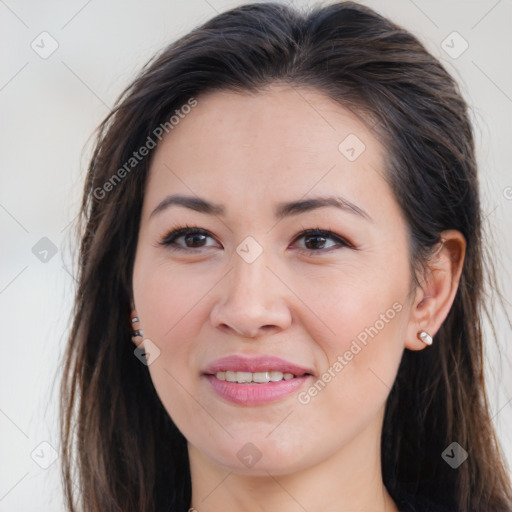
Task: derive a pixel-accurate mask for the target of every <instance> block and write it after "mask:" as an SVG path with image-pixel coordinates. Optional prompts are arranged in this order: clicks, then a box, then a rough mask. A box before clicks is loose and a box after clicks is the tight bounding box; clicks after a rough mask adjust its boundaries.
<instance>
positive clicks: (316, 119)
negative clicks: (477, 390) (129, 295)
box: [133, 86, 411, 474]
mask: <svg viewBox="0 0 512 512" xmlns="http://www.w3.org/2000/svg"><path fill="white" fill-rule="evenodd" d="M197 101H198V103H197V106H196V107H194V108H193V109H191V112H190V113H189V114H187V115H186V116H184V117H183V118H182V119H180V122H179V124H177V125H175V126H174V127H173V129H172V131H171V132H170V133H169V135H167V136H166V138H164V139H163V141H162V143H161V144H160V145H159V146H158V148H157V149H156V150H155V151H156V153H155V155H154V159H153V162H152V165H151V169H150V176H149V180H148V183H147V188H146V191H145V199H144V206H143V212H142V220H141V225H140V232H139V238H138V246H137V253H136V259H135V265H134V272H133V293H134V304H135V308H136V311H137V313H138V316H139V318H140V323H141V328H142V329H143V331H144V338H146V339H149V340H151V342H148V341H146V342H145V343H146V348H147V349H148V350H149V352H150V353H151V352H153V355H154V354H157V357H156V358H154V361H153V362H151V364H150V365H149V367H148V368H149V371H150V374H151V378H152V380H153V383H154V386H155V389H156V391H157V393H158V395H159V397H160V399H161V401H162V404H163V405H164V407H165V408H166V410H167V412H168V413H169V415H170V417H171V418H172V419H173V421H174V422H175V424H176V425H177V427H178V428H179V429H180V431H181V432H182V433H183V434H184V436H185V437H186V438H187V440H188V443H189V449H190V450H191V453H193V454H194V457H199V458H201V459H202V460H203V461H205V463H210V464H214V465H216V466H221V467H223V468H225V469H228V470H231V471H236V472H239V473H246V474H265V473H266V472H270V473H272V474H285V473H291V472H294V471H298V470H301V469H304V468H307V467H311V466H313V465H315V464H317V463H319V462H321V461H325V460H327V459H329V458H332V457H338V456H340V457H341V456H347V457H348V456H351V457H353V456H354V455H361V454H362V453H363V452H365V451H367V452H368V453H370V452H371V453H372V454H375V453H377V452H378V450H379V446H380V444H379V443H380V439H379V435H380V430H381V427H382V418H383V411H384V405H385V400H386V398H387V396H388V394H389V391H390V388H391V386H392V383H393V381H394V378H395V375H396V372H397V369H398V365H399V362H400V359H401V356H402V352H403V350H404V344H405V343H406V339H407V329H408V324H409V316H410V314H409V313H410V310H411V304H410V302H411V301H410V296H409V292H410V285H411V276H410V273H409V260H408V250H407V247H408V245H407V230H406V224H405V221H404V219H403V217H402V215H401V212H400V210H399V207H398V204H397V203H396V202H395V199H394V198H393V195H392V191H391V190H390V188H389V186H388V185H387V183H386V182H385V181H384V179H383V177H382V173H383V169H384V157H385V150H384V148H383V147H382V146H381V144H380V143H379V142H378V141H377V139H376V138H375V137H374V135H373V134H372V132H371V131H370V130H369V129H368V128H366V127H365V125H364V124H363V123H362V122H361V121H360V119H359V118H358V117H356V116H355V115H354V114H352V113H351V112H350V111H348V110H345V109H344V108H342V107H341V106H340V105H338V104H337V103H335V102H333V101H332V100H330V99H328V98H327V97H325V96H324V95H322V94H321V93H319V92H316V91H313V90H310V89H304V88H297V89H295V88H289V87H284V86H282V87H278V86H273V87H271V88H269V89H268V90H266V91H264V92H261V93H258V94H256V95H249V94H244V95H239V94H236V93H233V92H215V93H210V94H208V95H206V96H204V97H199V98H197ZM169 196H186V197H187V198H189V199H187V201H185V200H183V201H181V204H178V202H172V201H167V203H162V201H166V198H169ZM335 200H338V201H339V202H338V206H335ZM316 201H322V202H318V203H316ZM203 202H204V203H203ZM206 203H208V204H211V205H214V206H211V207H210V206H208V207H206V206H205V204H206ZM294 203H297V204H295V205H294ZM159 205H160V208H157V207H158V206H159ZM187 205H188V206H187ZM283 205H291V206H287V207H285V206H283ZM155 209H156V210H155ZM278 213H280V215H278ZM185 226H189V227H194V228H200V229H201V231H200V232H199V233H197V232H194V231H193V230H192V231H191V232H190V234H186V233H185V234H183V233H181V235H179V236H178V237H175V239H174V240H173V239H172V237H171V236H169V234H170V233H171V232H172V231H174V230H176V229H178V228H182V227H185ZM316 228H318V229H320V230H324V231H329V232H332V234H325V233H323V234H322V233H320V234H306V235H301V232H302V231H304V230H310V229H316ZM165 240H167V242H168V245H165V244H163V241H165ZM155 347H156V348H157V349H158V350H159V351H160V352H159V354H158V351H156V352H155ZM231 356H239V357H240V358H242V359H241V360H240V359H239V360H237V359H236V358H235V359H231V361H229V360H228V361H227V362H222V361H221V362H219V363H218V364H217V365H216V366H215V363H216V362H218V361H219V359H221V358H225V357H231ZM255 358H260V359H259V360H256V359H255ZM271 358H280V359H281V360H284V361H286V363H283V362H282V361H279V360H272V359H271ZM293 365H295V366H293ZM249 370H251V371H249ZM270 370H271V371H272V373H266V372H267V371H270ZM280 370H282V372H281V374H280V373H279V371H280ZM217 371H219V372H221V373H220V374H218V375H217V374H216V372H217ZM224 371H227V372H230V373H228V374H226V373H223V372H224ZM231 372H240V373H231ZM286 373H292V374H293V375H295V376H294V377H293V378H292V379H288V377H290V376H289V375H288V376H286V378H283V376H284V374H286ZM304 373H306V374H307V375H304V376H301V375H302V374H304ZM233 378H234V379H236V380H237V381H238V380H241V381H245V380H247V379H253V380H259V381H266V380H268V379H269V378H270V379H272V381H271V382H267V383H254V382H253V383H246V382H241V383H233V382H229V379H231V380H232V379H233ZM223 379H228V381H226V380H223ZM274 379H275V380H276V381H275V382H274V381H273V380H274ZM277 379H282V380H279V381H278V380H277ZM342 454H343V455H342Z"/></svg>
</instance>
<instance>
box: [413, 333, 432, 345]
mask: <svg viewBox="0 0 512 512" xmlns="http://www.w3.org/2000/svg"><path fill="white" fill-rule="evenodd" d="M416 336H417V337H418V339H419V340H421V341H423V343H425V345H432V336H430V334H429V333H428V332H427V331H419V332H418V334H416Z"/></svg>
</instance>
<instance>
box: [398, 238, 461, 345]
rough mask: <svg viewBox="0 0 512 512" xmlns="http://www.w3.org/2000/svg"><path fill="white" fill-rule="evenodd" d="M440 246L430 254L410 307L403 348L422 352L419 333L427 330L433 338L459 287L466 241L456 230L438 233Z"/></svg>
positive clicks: (446, 314)
mask: <svg viewBox="0 0 512 512" xmlns="http://www.w3.org/2000/svg"><path fill="white" fill-rule="evenodd" d="M441 241H442V244H441V246H440V247H438V248H437V250H436V251H434V253H433V254H432V257H431V258H430V259H429V261H428V262H427V267H426V269H425V272H424V274H423V275H422V276H419V277H420V279H419V281H420V283H421V285H420V286H418V287H417V289H416V294H415V298H414V302H413V304H412V308H411V312H410V318H409V324H408V326H407V337H406V340H405V347H406V348H408V349H409V350H422V349H424V348H425V347H426V346H427V345H425V343H423V342H422V341H421V340H419V339H418V337H417V334H418V332H419V331H422V330H425V331H427V332H428V333H429V334H430V335H431V336H432V338H433V337H434V335H435V334H436V333H437V331H438V330H439V328H440V327H441V325H442V323H443V322H444V321H445V319H446V317H447V316H448V313H449V312H450V308H451V307H452V304H453V301H454V299H455V295H456V293H457V289H458V286H459V281H460V276H461V274H462V267H463V264H464V257H465V255H466V239H465V238H464V236H463V235H462V233H460V232H459V231H456V230H453V229H451V230H447V231H443V232H442V233H441Z"/></svg>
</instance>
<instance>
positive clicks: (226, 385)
mask: <svg viewBox="0 0 512 512" xmlns="http://www.w3.org/2000/svg"><path fill="white" fill-rule="evenodd" d="M205 377H206V379H207V380H208V382H209V383H210V385H211V386H212V388H213V390H214V391H215V392H216V393H217V394H218V395H220V396H221V397H222V398H224V399H226V400H228V401H229V402H233V403H235V404H238V405H260V404H266V403H270V402H276V401H277V400H280V399H281V398H283V397H285V396H287V395H290V394H291V393H293V392H294V391H297V390H298V389H299V388H300V387H301V386H302V385H304V383H305V382H306V381H307V380H309V379H310V378H311V377H312V375H303V376H302V377H294V378H293V379H290V380H280V381H278V382H267V383H265V384H235V383H233V382H228V381H227V380H219V379H217V377H215V375H205Z"/></svg>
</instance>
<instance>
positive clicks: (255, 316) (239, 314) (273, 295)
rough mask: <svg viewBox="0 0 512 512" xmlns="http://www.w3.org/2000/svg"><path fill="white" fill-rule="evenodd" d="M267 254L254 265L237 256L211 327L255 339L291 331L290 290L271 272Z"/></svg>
mask: <svg viewBox="0 0 512 512" xmlns="http://www.w3.org/2000/svg"><path fill="white" fill-rule="evenodd" d="M267 263H269V261H268V258H267V257H266V253H265V251H263V253H262V254H261V255H260V256H259V257H258V258H257V259H256V260H255V261H253V262H252V263H248V262H247V261H245V260H244V259H243V258H242V257H240V256H239V255H238V254H236V253H235V254H234V265H233V267H234V268H232V270H231V271H230V272H229V273H228V275H227V276H226V277H225V278H224V279H223V280H222V282H221V283H220V284H219V286H218V287H216V288H217V290H218V293H219V297H218V300H217V301H216V302H215V304H214V306H213V307H212V310H211V313H210V320H211V322H212V325H213V326H214V327H216V328H218V329H222V330H224V331H225V332H231V333H236V334H237V335H239V336H243V337H247V338H255V337H258V336H260V335H263V334H269V333H270V332H271V331H276V332H279V331H281V330H283V329H286V328H287V327H289V325H290V324H291V321H292V315H291V312H290V309H289V307H288V301H287V297H286V294H287V293H289V290H288V288H287V287H286V286H285V285H284V284H283V282H282V281H281V280H280V279H279V278H278V277H277V276H276V272H275V271H272V270H270V268H269V267H268V266H267Z"/></svg>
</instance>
